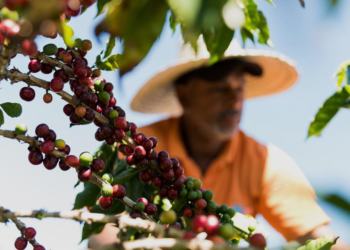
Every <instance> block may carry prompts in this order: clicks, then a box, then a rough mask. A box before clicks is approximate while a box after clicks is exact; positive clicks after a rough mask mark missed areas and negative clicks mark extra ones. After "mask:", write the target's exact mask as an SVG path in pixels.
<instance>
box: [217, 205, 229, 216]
mask: <svg viewBox="0 0 350 250" xmlns="http://www.w3.org/2000/svg"><path fill="white" fill-rule="evenodd" d="M227 211H228V206H227V205H226V204H223V205H221V206H220V208H219V213H221V214H225V213H227Z"/></svg>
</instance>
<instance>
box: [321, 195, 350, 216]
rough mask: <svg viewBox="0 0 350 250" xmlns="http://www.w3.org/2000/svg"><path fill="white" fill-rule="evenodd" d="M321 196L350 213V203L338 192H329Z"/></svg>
mask: <svg viewBox="0 0 350 250" xmlns="http://www.w3.org/2000/svg"><path fill="white" fill-rule="evenodd" d="M320 198H321V199H322V200H324V201H326V202H328V203H330V204H332V205H334V206H336V207H337V208H339V209H341V210H343V211H344V212H347V213H348V214H349V215H350V203H349V202H348V201H347V200H346V199H345V198H343V197H341V196H340V195H338V194H328V195H324V196H320Z"/></svg>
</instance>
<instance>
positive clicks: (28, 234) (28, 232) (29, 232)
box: [24, 227, 36, 240]
mask: <svg viewBox="0 0 350 250" xmlns="http://www.w3.org/2000/svg"><path fill="white" fill-rule="evenodd" d="M35 235H36V231H35V229H34V228H32V227H27V228H26V229H25V230H24V237H26V239H27V240H29V239H33V238H34V237H35Z"/></svg>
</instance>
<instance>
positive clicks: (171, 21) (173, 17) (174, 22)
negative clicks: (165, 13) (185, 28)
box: [169, 11, 179, 33]
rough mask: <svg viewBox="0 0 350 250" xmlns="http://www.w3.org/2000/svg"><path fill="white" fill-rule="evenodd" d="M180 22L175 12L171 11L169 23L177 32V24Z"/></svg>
mask: <svg viewBox="0 0 350 250" xmlns="http://www.w3.org/2000/svg"><path fill="white" fill-rule="evenodd" d="M178 24H179V22H178V20H177V19H176V17H175V14H174V12H172V11H170V17H169V25H170V28H171V29H172V31H173V33H175V29H176V25H178Z"/></svg>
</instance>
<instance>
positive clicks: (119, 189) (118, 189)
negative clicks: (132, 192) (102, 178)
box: [113, 184, 126, 199]
mask: <svg viewBox="0 0 350 250" xmlns="http://www.w3.org/2000/svg"><path fill="white" fill-rule="evenodd" d="M125 195H126V189H125V187H124V186H122V185H119V184H117V185H114V186H113V198H114V199H123V198H124V197H125Z"/></svg>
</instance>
